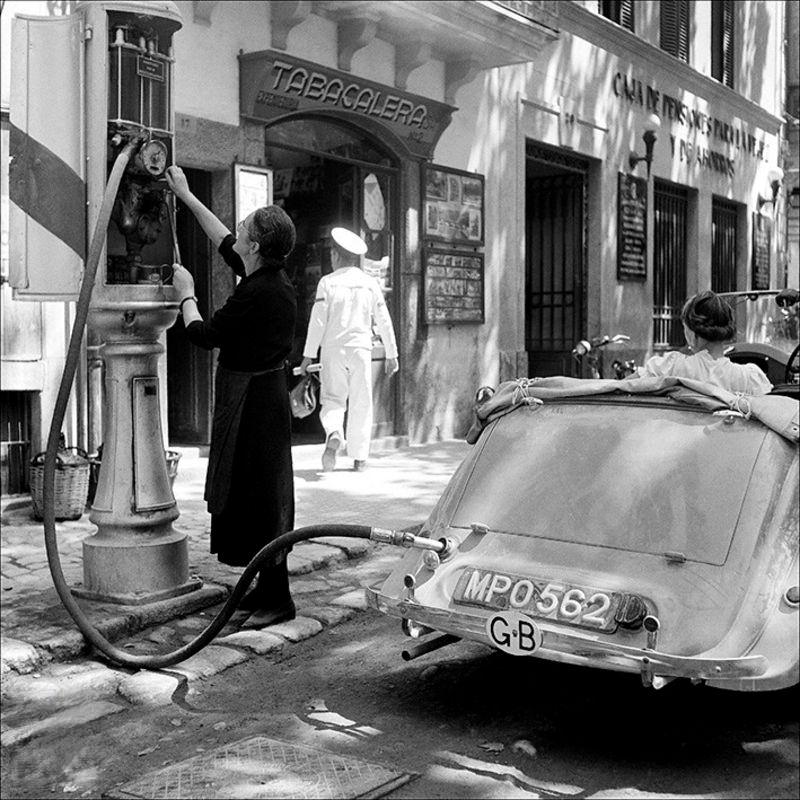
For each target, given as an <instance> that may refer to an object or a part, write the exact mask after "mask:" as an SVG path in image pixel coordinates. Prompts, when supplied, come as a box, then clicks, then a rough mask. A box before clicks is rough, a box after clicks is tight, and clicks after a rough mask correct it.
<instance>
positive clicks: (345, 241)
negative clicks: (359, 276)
mask: <svg viewBox="0 0 800 800" xmlns="http://www.w3.org/2000/svg"><path fill="white" fill-rule="evenodd" d="M331 238H332V239H333V241H334V242H336V244H338V245H339V247H342V248H344V249H345V250H347V252H348V253H353V254H354V255H357V256H363V255H364V253H366V252H367V243H366V242H365V241H364V240H363V239H362V238H361V237H360V236H356V234H354V233H353V231H349V230H347V228H332V229H331Z"/></svg>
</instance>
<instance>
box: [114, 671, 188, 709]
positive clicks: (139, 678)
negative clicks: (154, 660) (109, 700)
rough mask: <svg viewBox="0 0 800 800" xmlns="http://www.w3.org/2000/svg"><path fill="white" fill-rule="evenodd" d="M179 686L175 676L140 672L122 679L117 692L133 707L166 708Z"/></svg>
mask: <svg viewBox="0 0 800 800" xmlns="http://www.w3.org/2000/svg"><path fill="white" fill-rule="evenodd" d="M180 684H181V678H179V677H178V676H177V675H165V674H164V673H163V672H148V671H142V672H137V673H135V674H134V675H126V676H125V677H123V678H122V680H121V681H120V682H119V686H118V687H117V691H118V692H119V694H120V695H121V696H122V697H124V698H125V699H126V700H127V701H128V702H129V703H131V704H132V705H135V706H151V707H154V706H168V705H169V704H170V703H171V702H172V695H173V694H174V693H175V690H176V689H177V688H178V686H180Z"/></svg>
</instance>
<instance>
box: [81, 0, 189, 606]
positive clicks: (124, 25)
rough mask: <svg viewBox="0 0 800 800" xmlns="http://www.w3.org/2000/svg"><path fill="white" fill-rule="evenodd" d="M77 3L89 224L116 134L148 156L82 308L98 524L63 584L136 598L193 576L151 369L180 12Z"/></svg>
mask: <svg viewBox="0 0 800 800" xmlns="http://www.w3.org/2000/svg"><path fill="white" fill-rule="evenodd" d="M75 13H76V14H80V15H82V16H83V18H84V32H85V34H84V38H85V42H86V62H85V63H86V145H87V148H86V149H87V195H88V198H89V202H88V206H89V208H88V216H89V229H90V231H91V230H92V229H93V225H94V224H95V220H96V219H97V214H98V210H99V206H100V201H101V198H102V195H103V192H104V189H105V185H106V181H107V178H108V164H109V163H110V161H111V159H112V157H113V149H114V144H113V142H114V136H115V135H119V134H121V135H122V136H123V137H124V136H126V135H137V134H143V135H146V136H147V137H148V139H147V142H146V145H145V146H147V147H148V148H149V149H150V152H151V153H154V156H153V159H154V160H153V161H147V160H146V159H145V161H144V162H143V161H142V158H141V157H140V158H139V161H138V164H134V163H133V162H131V169H130V170H129V173H126V176H125V178H124V181H123V185H121V186H120V191H119V194H118V199H117V203H118V206H119V209H115V214H114V215H112V219H113V220H114V222H112V223H111V224H110V225H109V227H108V240H107V243H106V253H105V254H104V257H103V258H101V261H100V271H99V273H98V281H97V283H96V285H95V288H94V292H93V295H92V303H91V306H90V310H89V326H90V328H91V329H92V331H93V333H94V334H95V335H96V336H97V338H98V339H99V341H101V342H102V345H101V346H100V347H99V355H100V357H101V358H102V359H103V361H104V364H105V400H104V409H103V454H102V460H101V467H100V474H99V478H98V485H97V491H96V494H95V498H94V501H93V504H92V510H91V513H90V516H89V518H90V519H91V521H92V522H94V523H95V524H96V525H97V528H98V530H97V533H96V534H94V535H93V536H90V537H89V538H87V539H86V540H84V542H83V574H84V584H83V587H82V588H80V589H73V593H74V594H76V595H78V596H82V597H88V598H91V599H95V600H101V601H105V602H115V603H124V604H142V603H148V602H153V601H156V600H161V599H165V598H169V597H174V596H177V595H181V594H185V593H186V592H190V591H193V590H195V589H199V588H200V586H201V585H202V584H201V582H200V581H199V580H197V579H190V577H189V563H188V547H187V536H186V534H185V533H180V532H178V531H175V530H174V529H173V527H172V523H173V522H174V520H176V519H177V518H178V516H179V512H178V508H177V504H176V502H175V498H174V496H173V493H172V488H171V485H170V480H169V476H168V470H167V463H166V459H165V454H164V441H163V432H162V428H161V413H160V402H159V400H160V394H161V391H162V388H161V387H160V386H159V379H158V359H159V357H160V356H161V354H162V353H163V352H164V347H163V345H162V343H161V341H160V339H162V338H163V333H164V331H165V330H166V329H167V328H169V327H170V326H171V325H173V324H174V322H175V320H176V318H177V314H178V309H177V303H176V298H175V293H174V290H173V289H172V287H171V286H169V285H164V281H163V280H159V279H158V277H159V272H158V270H159V266H158V265H159V264H160V263H163V262H171V261H172V260H173V258H174V256H173V255H172V247H171V235H170V229H169V226H168V225H166V224H164V222H165V221H166V220H165V219H164V216H163V215H164V203H163V199H162V196H161V192H162V190H161V189H160V188H158V187H159V185H160V184H159V178H161V177H162V176H163V169H164V168H165V167H166V165H167V163H171V162H172V159H173V152H172V147H173V136H174V134H173V125H172V117H173V109H172V75H171V39H172V35H173V33H174V32H175V31H177V30H178V29H179V28H180V27H181V17H180V14H179V12H178V10H177V7H176V6H175V4H174V3H172V2H162V1H161V0H159V2H150V3H147V2H108V3H105V2H101V3H97V2H83V3H79V4H78V6H77V8H76V11H75ZM167 51H168V52H169V55H166V52H167ZM159 73H160V74H159ZM159 102H160V103H161V106H159V105H158V104H159ZM143 152H144V148H143V149H142V150H141V151H140V153H143ZM165 159H166V163H164V161H165ZM156 162H157V163H156ZM137 170H138V171H137ZM167 213H172V212H171V209H169V208H168V207H167ZM143 231H144V233H143ZM162 277H163V276H162Z"/></svg>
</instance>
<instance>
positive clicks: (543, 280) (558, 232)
mask: <svg viewBox="0 0 800 800" xmlns="http://www.w3.org/2000/svg"><path fill="white" fill-rule="evenodd" d="M587 173H588V163H586V162H584V161H582V160H581V159H577V158H574V157H573V156H569V155H566V154H562V153H559V152H557V151H551V150H548V149H546V148H542V147H540V146H538V145H535V144H533V143H531V142H529V143H528V145H527V147H526V159H525V349H526V350H527V354H528V374H529V375H530V376H532V377H533V376H535V377H541V376H547V375H572V374H573V370H574V369H575V363H574V359H573V358H572V355H571V354H572V348H573V347H574V345H575V343H576V342H578V341H579V340H580V339H583V338H585V336H586V331H585V330H584V327H585V320H586V297H585V290H586V266H585V264H586V256H585V253H586V235H585V207H586V176H587Z"/></svg>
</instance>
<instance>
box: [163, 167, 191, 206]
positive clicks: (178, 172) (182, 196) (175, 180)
mask: <svg viewBox="0 0 800 800" xmlns="http://www.w3.org/2000/svg"><path fill="white" fill-rule="evenodd" d="M166 178H167V183H168V184H169V188H170V189H171V190H172V193H173V194H174V195H175V197H177V198H178V199H179V200H183V202H184V203H185V202H186V199H187V198H188V197H190V196H191V194H192V191H191V189H190V188H189V181H187V180H186V175H185V174H184V172H183V170H182V169H181V168H180V167H176V166H175V165H173V166H171V167H167V171H166Z"/></svg>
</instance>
